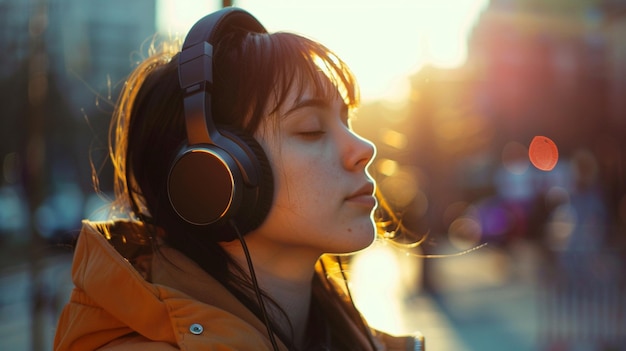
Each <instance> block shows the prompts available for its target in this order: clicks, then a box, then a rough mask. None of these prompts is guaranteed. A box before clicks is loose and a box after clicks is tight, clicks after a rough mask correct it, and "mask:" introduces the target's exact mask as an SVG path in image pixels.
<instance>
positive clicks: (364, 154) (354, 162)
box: [343, 130, 376, 171]
mask: <svg viewBox="0 0 626 351" xmlns="http://www.w3.org/2000/svg"><path fill="white" fill-rule="evenodd" d="M347 139H348V140H347V143H346V148H345V152H344V157H343V162H344V167H345V168H346V169H348V170H351V171H358V170H363V169H365V168H366V167H367V166H368V165H369V164H370V162H371V161H372V160H373V159H374V155H375V154H376V146H374V143H372V142H371V141H369V140H367V139H365V138H363V137H361V136H360V135H358V134H356V133H355V132H354V131H352V130H349V133H348V138H347Z"/></svg>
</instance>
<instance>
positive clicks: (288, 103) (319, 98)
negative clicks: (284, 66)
mask: <svg viewBox="0 0 626 351" xmlns="http://www.w3.org/2000/svg"><path fill="white" fill-rule="evenodd" d="M294 78H295V79H294V80H293V81H292V83H291V84H290V86H289V88H288V89H285V90H284V96H283V97H282V98H280V97H277V100H278V106H277V107H278V109H277V112H278V114H279V116H284V115H285V114H286V113H287V112H288V111H291V110H293V109H294V108H296V107H318V108H331V107H334V106H339V108H340V109H341V111H345V112H347V111H348V110H349V106H350V104H351V103H350V101H349V100H347V99H346V98H345V97H344V96H342V94H341V92H340V90H341V89H340V88H339V87H338V86H337V85H336V82H333V81H332V80H331V79H330V78H328V77H327V76H326V75H325V74H324V73H323V72H321V71H318V72H317V74H316V75H315V77H311V76H308V75H306V74H302V73H301V74H296V75H295V77H294Z"/></svg>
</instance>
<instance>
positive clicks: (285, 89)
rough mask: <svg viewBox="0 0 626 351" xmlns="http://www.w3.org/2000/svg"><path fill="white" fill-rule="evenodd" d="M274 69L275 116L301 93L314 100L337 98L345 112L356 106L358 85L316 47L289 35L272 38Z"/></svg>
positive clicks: (327, 53)
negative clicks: (291, 99) (307, 94)
mask: <svg viewBox="0 0 626 351" xmlns="http://www.w3.org/2000/svg"><path fill="white" fill-rule="evenodd" d="M272 41H274V44H275V46H274V48H275V49H276V50H275V52H274V53H275V54H276V55H275V59H276V61H279V62H280V64H278V65H276V67H278V70H277V71H276V72H275V73H276V77H275V82H276V85H275V87H274V94H275V98H276V105H274V106H273V108H271V110H270V111H271V113H275V112H277V111H278V110H279V109H280V107H281V106H282V105H283V104H284V103H285V102H286V100H287V97H288V96H289V95H290V94H293V92H294V91H295V92H296V94H297V95H296V99H297V100H300V99H301V98H302V97H303V96H304V94H305V93H312V94H313V95H314V96H315V97H316V98H319V99H323V100H329V101H330V100H333V99H336V98H340V99H341V100H343V101H344V103H345V104H346V106H347V107H348V110H354V109H355V108H356V107H357V106H358V104H359V91H358V84H357V82H356V78H355V77H354V74H353V73H352V71H350V69H349V68H348V66H347V65H346V64H345V62H343V61H342V60H341V59H340V58H339V57H337V55H335V54H334V53H333V52H332V51H330V50H329V49H328V48H326V47H325V46H323V45H322V44H320V43H317V42H315V41H312V40H310V39H307V38H304V37H301V36H298V35H296V34H291V33H283V32H279V33H275V34H273V40H272Z"/></svg>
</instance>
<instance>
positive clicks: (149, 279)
mask: <svg viewBox="0 0 626 351" xmlns="http://www.w3.org/2000/svg"><path fill="white" fill-rule="evenodd" d="M172 51H177V50H172V49H171V46H170V47H169V50H168V49H163V50H161V51H160V52H158V53H155V54H154V55H152V56H151V57H150V58H148V59H147V60H145V61H144V62H143V63H141V64H140V65H139V67H137V69H136V70H135V71H134V72H133V73H132V74H131V76H130V77H129V79H128V80H127V82H126V84H125V86H124V89H123V91H122V93H121V97H120V100H119V102H118V104H117V106H116V110H115V112H114V117H115V118H114V121H113V124H112V132H113V134H114V135H113V139H112V142H111V145H112V146H111V156H112V161H113V165H114V167H115V181H116V201H115V203H114V206H113V209H114V210H115V211H116V215H117V217H118V219H116V220H113V221H110V222H106V223H92V222H87V221H86V222H84V225H83V229H82V231H81V234H80V236H79V239H78V243H77V247H76V252H75V258H74V265H73V280H74V283H75V285H76V288H75V289H74V291H73V293H72V297H71V300H70V302H69V303H68V305H67V306H66V308H65V309H64V311H63V313H62V315H61V318H60V320H59V325H58V330H57V334H56V338H55V350H95V349H98V350H136V349H137V350H139V349H141V350H176V349H181V350H271V349H274V350H413V349H418V348H416V346H415V343H414V340H413V338H393V337H390V336H388V335H385V334H382V333H378V332H375V331H372V330H370V329H369V328H368V327H367V324H366V323H365V321H364V320H363V319H362V318H361V316H360V315H359V313H358V312H357V310H356V309H355V308H354V305H353V304H352V302H351V299H350V296H349V290H348V289H347V284H346V282H345V276H343V268H342V264H341V261H339V260H337V259H333V258H331V256H329V255H328V254H345V253H351V252H355V251H358V250H361V249H364V248H366V247H367V246H369V245H370V244H371V243H372V241H373V240H374V237H375V228H376V227H375V225H374V223H373V220H372V211H373V210H374V207H375V206H376V200H375V197H374V196H373V194H374V183H373V181H372V179H371V178H370V176H369V175H368V173H367V170H366V169H367V166H368V165H369V163H370V162H371V160H372V158H373V157H374V153H375V149H374V146H373V145H372V144H371V143H370V142H368V141H366V140H364V139H362V138H360V137H359V136H357V135H356V134H355V133H354V132H353V131H352V130H351V129H350V126H349V117H350V111H351V110H352V109H353V108H354V107H355V106H356V105H357V102H358V92H357V88H356V84H355V80H354V78H353V76H352V74H351V73H350V71H349V70H348V68H347V67H346V66H345V64H344V63H343V62H342V61H341V60H339V59H338V58H337V57H336V56H335V55H334V54H333V53H332V52H330V51H329V50H328V49H326V48H325V47H324V46H322V45H320V44H319V43H316V42H313V41H311V40H309V39H306V38H303V37H301V36H298V35H294V34H288V33H274V34H268V33H266V31H265V29H264V28H263V26H262V25H261V24H260V23H259V22H258V21H256V19H254V17H252V16H251V15H250V14H248V13H247V12H245V11H243V10H241V9H237V8H227V9H224V10H221V11H218V12H216V13H213V14H211V15H209V16H207V17H205V18H203V19H202V20H200V21H199V22H198V23H197V24H196V25H195V26H194V27H193V28H192V29H191V31H190V33H189V34H188V35H187V38H186V39H185V43H184V44H183V49H182V51H181V52H180V53H174V52H172ZM124 213H128V214H129V216H128V218H127V219H123V220H122V219H119V216H120V215H123V214H124ZM333 278H340V279H338V280H337V279H333ZM336 281H338V282H339V283H337V282H336ZM417 346H419V344H417Z"/></svg>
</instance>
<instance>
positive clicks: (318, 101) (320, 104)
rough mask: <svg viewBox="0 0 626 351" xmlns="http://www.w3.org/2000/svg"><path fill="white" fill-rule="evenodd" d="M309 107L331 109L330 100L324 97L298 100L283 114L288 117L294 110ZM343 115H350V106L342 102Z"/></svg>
mask: <svg viewBox="0 0 626 351" xmlns="http://www.w3.org/2000/svg"><path fill="white" fill-rule="evenodd" d="M307 107H313V108H319V109H330V102H329V101H328V100H326V99H322V98H311V99H304V100H301V101H297V102H296V103H295V104H294V105H293V106H292V107H291V108H290V109H289V110H287V112H285V114H284V115H283V116H284V117H288V116H289V115H291V114H292V113H293V112H295V111H297V110H300V109H303V108H307ZM341 116H342V117H343V116H345V117H347V116H348V106H346V104H342V106H341Z"/></svg>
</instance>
